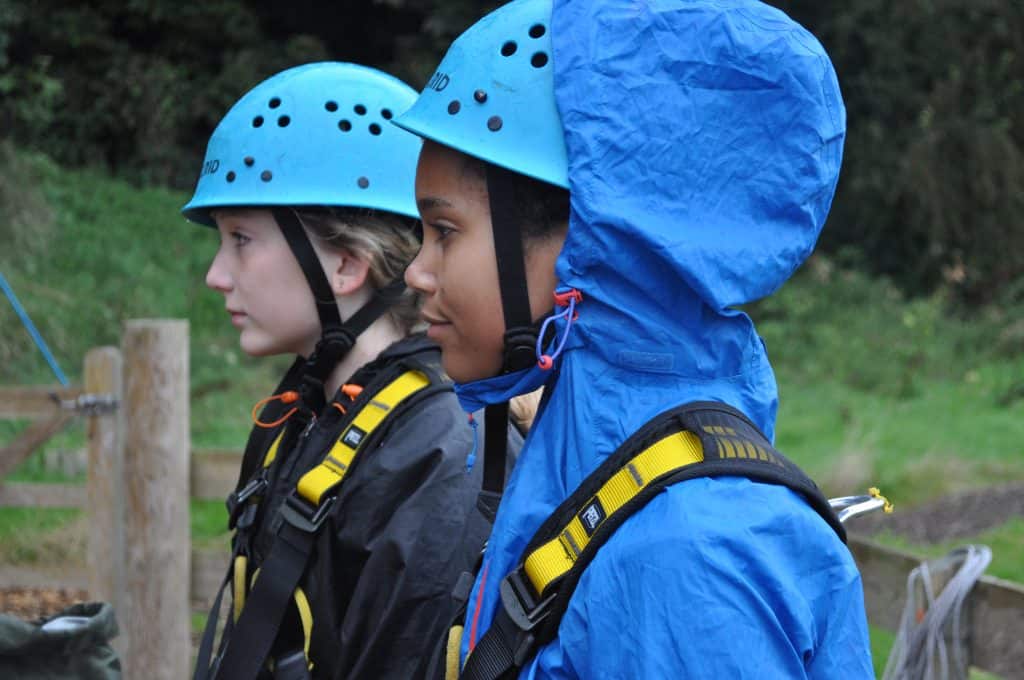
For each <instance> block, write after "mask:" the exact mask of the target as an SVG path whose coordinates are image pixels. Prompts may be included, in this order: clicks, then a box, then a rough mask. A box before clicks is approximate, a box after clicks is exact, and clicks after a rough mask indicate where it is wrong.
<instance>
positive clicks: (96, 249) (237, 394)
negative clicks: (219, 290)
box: [0, 154, 283, 476]
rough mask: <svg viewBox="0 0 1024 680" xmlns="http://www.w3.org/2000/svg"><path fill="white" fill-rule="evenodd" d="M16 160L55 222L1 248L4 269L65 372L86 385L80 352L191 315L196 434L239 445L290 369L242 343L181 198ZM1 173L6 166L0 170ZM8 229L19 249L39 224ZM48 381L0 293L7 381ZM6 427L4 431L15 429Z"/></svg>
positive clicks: (200, 441)
mask: <svg viewBox="0 0 1024 680" xmlns="http://www.w3.org/2000/svg"><path fill="white" fill-rule="evenodd" d="M15 158H16V161H15V162H16V164H18V165H19V166H22V167H25V168H27V169H28V171H30V174H32V176H34V177H35V178H36V180H37V182H38V184H37V186H36V190H37V191H39V192H40V196H42V200H44V201H45V204H46V205H48V206H49V208H48V210H49V211H50V213H52V215H53V224H52V225H51V227H50V230H49V234H48V238H47V241H46V243H45V244H44V246H43V247H41V248H39V249H35V250H33V249H26V248H18V249H11V250H8V249H7V248H4V249H3V251H2V255H0V267H2V268H3V269H2V271H3V273H4V275H5V276H6V277H7V279H8V281H9V282H10V284H11V286H12V287H13V288H14V290H15V291H16V293H17V294H18V296H19V297H20V298H21V302H22V304H23V305H24V307H25V309H26V311H27V312H28V314H29V316H30V317H31V318H32V320H33V321H34V323H35V325H36V326H37V327H38V329H39V331H40V333H41V334H42V336H43V337H44V338H45V339H46V341H47V343H48V344H49V346H50V349H51V350H52V351H53V353H54V355H55V357H56V358H57V360H58V362H59V363H60V365H61V367H62V368H63V370H64V371H65V373H67V374H68V376H69V378H70V379H71V380H72V381H77V380H79V379H80V377H81V366H82V363H81V362H82V360H83V358H84V356H85V353H86V352H87V351H88V350H89V349H91V348H92V347H96V346H99V345H104V344H112V345H117V344H118V343H119V342H120V336H121V324H122V323H123V322H124V321H125V320H127V319H133V318H154V317H163V318H173V317H177V318H188V319H189V320H190V322H191V328H190V339H191V351H190V354H191V357H190V358H191V389H192V425H193V441H194V442H195V443H196V444H197V445H198V446H241V444H242V441H243V438H244V436H245V433H246V432H247V431H248V428H249V415H248V411H249V408H251V405H252V404H253V403H255V402H256V401H257V400H258V399H260V398H261V397H263V396H266V390H268V389H271V388H272V387H273V385H274V384H275V379H276V378H277V377H278V375H277V374H279V373H280V372H281V371H283V369H282V367H281V363H280V362H274V361H261V362H258V363H257V362H255V361H253V360H250V359H249V358H247V357H245V356H244V355H243V354H242V353H241V352H240V351H239V350H238V334H237V332H236V331H235V329H233V328H232V327H231V325H230V323H228V320H227V317H226V314H225V312H224V303H223V300H222V298H221V297H220V295H218V294H216V293H214V292H212V291H210V290H208V289H207V288H206V286H205V284H204V277H205V272H206V267H207V266H208V264H209V262H210V260H211V259H212V257H213V253H214V251H215V249H216V243H217V240H216V235H215V233H214V232H213V231H212V230H209V229H203V228H200V227H197V226H195V225H193V224H190V223H188V222H186V221H185V220H184V219H183V218H182V217H181V216H180V215H179V213H178V209H179V208H180V207H181V205H183V204H184V202H185V200H186V196H185V195H184V194H183V193H178V192H173V191H168V190H163V189H146V190H140V189H136V188H134V187H132V186H131V185H128V184H126V183H124V182H120V181H112V180H109V179H106V178H104V177H103V176H102V175H100V174H98V173H95V172H89V171H72V172H63V171H59V170H57V169H56V167H55V166H53V164H52V163H46V162H44V161H43V160H42V159H39V158H35V157H30V156H26V155H24V154H15ZM6 174H7V173H6V172H4V171H3V170H2V168H0V176H5V175H6ZM8 225H9V226H10V225H13V227H14V233H13V234H12V237H11V238H12V242H13V243H16V244H17V243H19V242H22V241H23V240H24V239H26V238H28V233H30V232H32V230H34V229H35V223H31V222H24V221H22V222H15V223H8ZM6 242H7V241H5V243H6ZM53 382H54V379H53V376H52V375H51V374H50V372H49V369H48V368H47V366H46V364H45V362H44V361H43V359H42V357H41V356H40V355H39V353H38V351H37V350H36V348H35V346H34V345H33V343H32V341H31V340H30V339H29V336H28V334H27V332H26V330H25V328H24V327H23V326H22V324H21V322H20V321H19V320H18V318H17V317H16V316H15V314H14V312H13V310H12V309H11V306H10V305H9V304H7V301H6V300H4V299H0V383H3V384H28V383H46V384H50V383H53ZM4 425H5V427H4V428H3V429H0V432H5V433H6V434H8V435H10V434H11V433H12V431H11V430H10V429H9V428H7V427H6V424H4ZM75 436H77V437H80V436H81V433H80V432H79V433H78V434H77V435H75ZM65 444H67V442H64V443H63V444H62V445H65ZM28 472H29V473H31V471H28ZM30 476H31V475H30Z"/></svg>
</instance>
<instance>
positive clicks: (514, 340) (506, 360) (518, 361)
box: [501, 325, 540, 373]
mask: <svg viewBox="0 0 1024 680" xmlns="http://www.w3.org/2000/svg"><path fill="white" fill-rule="evenodd" d="M539 331H540V329H539V328H537V326H536V325H533V326H519V327H516V328H510V329H508V330H507V331H505V348H504V351H503V352H502V366H501V372H502V373H514V372H516V371H521V370H523V369H524V368H530V367H531V366H533V365H534V364H535V363H537V355H536V346H537V333H538V332H539Z"/></svg>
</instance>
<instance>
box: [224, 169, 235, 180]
mask: <svg viewBox="0 0 1024 680" xmlns="http://www.w3.org/2000/svg"><path fill="white" fill-rule="evenodd" d="M224 179H226V180H227V181H229V182H234V181H235V171H234V170H229V171H228V174H227V175H226V176H225V177H224Z"/></svg>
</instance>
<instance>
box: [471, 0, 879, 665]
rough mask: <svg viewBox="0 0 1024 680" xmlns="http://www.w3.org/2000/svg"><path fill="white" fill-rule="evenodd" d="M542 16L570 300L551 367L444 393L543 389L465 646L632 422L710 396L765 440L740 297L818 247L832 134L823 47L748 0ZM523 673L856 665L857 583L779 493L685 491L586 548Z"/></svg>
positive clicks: (765, 403) (847, 559)
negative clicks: (507, 581)
mask: <svg viewBox="0 0 1024 680" xmlns="http://www.w3.org/2000/svg"><path fill="white" fill-rule="evenodd" d="M551 30H552V39H553V41H554V54H553V60H552V61H553V65H554V68H555V90H556V98H557V103H558V107H559V110H560V113H561V116H562V122H563V125H564V128H565V135H566V143H567V149H568V154H569V181H570V190H571V194H572V215H571V221H570V226H569V232H568V237H567V240H566V243H565V246H564V249H563V251H562V253H561V255H560V257H559V259H558V262H557V266H556V271H557V274H558V277H559V280H560V286H561V287H563V288H569V287H572V288H577V289H579V290H580V291H582V293H583V295H584V300H583V302H582V304H581V305H580V306H579V307H578V311H579V318H578V320H577V321H576V322H575V323H574V324H573V325H572V328H571V329H570V331H569V343H568V346H567V349H566V350H565V352H564V353H563V354H562V355H561V356H560V358H559V359H558V361H557V362H556V366H555V368H554V370H553V371H552V372H550V373H544V372H542V371H540V370H539V369H537V368H533V369H529V370H527V371H524V372H521V373H518V374H512V375H508V376H503V377H500V378H495V379H491V380H485V381H480V382H476V383H469V384H464V385H459V386H458V387H457V392H458V394H459V397H460V400H461V401H462V403H463V406H464V408H466V409H467V410H470V411H472V410H475V409H477V408H479V407H480V406H481V405H483V404H486V403H494V402H498V401H501V400H503V399H505V398H507V397H509V396H511V395H513V394H518V393H522V392H525V391H527V390H529V389H531V388H533V387H536V386H537V385H539V384H542V383H543V384H546V395H545V399H544V402H543V404H542V407H541V412H540V414H539V416H538V418H537V420H536V422H535V425H534V427H533V430H532V431H531V433H530V435H529V438H528V439H527V441H526V444H525V446H524V448H523V450H522V452H521V454H520V457H519V459H518V462H517V463H516V466H515V469H514V471H513V473H512V475H511V477H510V480H509V483H508V486H507V489H506V492H505V496H504V498H503V500H502V502H501V506H500V509H499V511H498V514H497V519H496V521H495V524H494V528H493V532H492V535H491V539H490V543H489V545H488V548H487V552H486V554H485V558H484V562H483V566H482V569H481V571H480V573H479V574H478V576H477V582H476V585H475V587H474V590H473V593H472V595H471V599H470V601H469V607H468V612H467V618H466V625H465V635H464V638H463V649H462V654H463V659H464V658H465V655H466V652H467V648H468V646H469V645H470V644H475V642H476V641H477V640H479V639H480V637H481V636H482V635H483V633H484V632H485V631H486V630H487V628H488V626H489V625H490V623H491V621H492V619H493V616H494V612H495V610H496V607H497V606H499V596H498V584H499V581H500V580H501V579H502V578H503V577H504V576H505V575H506V574H508V573H509V572H510V571H511V570H512V568H513V567H514V566H515V564H516V563H517V561H518V560H519V559H520V557H521V555H522V551H523V549H524V548H525V546H526V544H527V542H528V541H529V540H530V538H531V537H532V535H533V533H534V532H535V531H536V529H537V528H538V527H539V526H540V524H541V523H542V521H543V520H544V519H545V518H546V517H547V516H548V515H549V514H550V513H551V512H552V511H553V510H554V509H555V508H556V507H557V506H558V505H559V503H561V502H562V501H563V500H564V499H565V498H566V497H567V496H568V495H569V494H571V493H572V491H573V490H574V489H575V488H576V487H577V486H578V485H579V484H580V482H581V481H582V480H583V479H584V478H585V477H586V476H587V474H589V473H590V472H591V471H593V470H594V469H595V468H596V467H597V466H598V465H599V464H600V463H601V462H602V461H603V460H604V459H605V458H606V457H607V456H608V455H609V454H611V453H612V452H613V451H614V450H615V449H616V447H618V446H619V445H620V444H621V443H622V442H623V441H624V440H625V439H626V438H627V437H628V436H629V435H631V434H632V433H633V432H635V431H636V430H637V429H639V428H640V427H641V426H642V425H643V424H644V423H645V422H647V421H648V420H649V419H651V418H653V417H654V416H656V415H657V414H659V413H661V412H663V411H665V410H667V409H669V408H671V407H673V406H677V405H680V404H684V403H687V402H691V401H695V400H716V401H722V402H726V403H728V404H731V405H733V406H735V407H737V408H739V409H740V410H741V411H743V412H744V413H745V414H746V415H747V416H749V417H750V418H751V419H752V420H753V421H754V422H755V423H756V424H757V425H758V426H759V427H760V428H761V429H762V430H763V431H764V432H765V433H766V434H767V436H768V437H769V438H771V437H772V436H773V430H774V420H775V412H776V405H777V391H776V385H775V380H774V377H773V373H772V369H771V367H770V365H769V363H768V358H767V354H766V350H765V347H764V344H763V342H762V341H761V339H760V338H759V337H758V335H757V333H756V332H755V330H754V327H753V324H752V322H751V320H750V319H749V318H748V317H747V315H746V314H744V313H742V312H740V311H738V310H736V309H735V308H734V306H735V305H740V304H743V303H746V302H750V301H752V300H756V299H758V298H761V297H763V296H766V295H768V294H770V293H772V292H773V291H775V290H776V289H777V288H778V287H779V286H780V285H781V284H782V283H783V282H784V281H785V280H786V279H787V278H789V276H790V275H791V274H792V273H793V271H794V270H795V269H796V268H797V267H798V266H799V265H800V263H801V262H802V261H803V260H804V259H805V258H806V257H807V256H808V254H809V253H810V252H811V250H812V248H813V246H814V244H815V241H816V240H817V237H818V234H819V233H820V230H821V227H822V225H823V223H824V221H825V217H826V215H827V213H828V210H829V206H830V204H831V200H832V196H833V193H834V190H835V185H836V181H837V178H838V173H839V166H840V161H841V157H842V146H843V139H844V136H845V110H844V108H843V103H842V98H841V96H840V93H839V87H838V83H837V81H836V76H835V73H834V71H833V69H832V66H831V63H830V61H829V59H828V57H827V56H826V54H825V52H824V50H823V49H822V47H821V46H820V45H819V43H818V42H817V41H816V40H815V39H814V37H812V36H811V35H810V34H809V33H808V32H807V31H805V30H804V29H802V28H801V27H800V26H798V25H797V24H795V23H794V22H792V21H791V20H790V19H789V18H788V17H786V16H785V15H784V14H783V13H781V12H779V11H778V10H775V9H772V8H770V7H768V6H766V5H763V4H761V3H759V2H755V1H753V0H734V1H731V2H726V1H724V0H720V1H716V0H691V1H685V0H649V1H648V2H634V1H633V0H594V1H593V2H587V1H584V0H555V3H554V14H553V18H552V24H551ZM562 330H564V324H561V325H560V327H559V331H560V332H561V331H562ZM520 677H522V678H602V679H610V678H691V679H692V678H709V679H710V678H715V679H716V680H717V679H720V678H730V679H736V678H758V679H759V680H763V679H765V678H787V679H790V678H818V679H822V680H825V679H829V680H832V679H834V678H843V679H844V680H850V679H856V678H870V677H873V673H872V664H871V656H870V650H869V644H868V635H867V622H866V617H865V611H864V602H863V595H862V586H861V581H860V576H859V573H858V571H857V568H856V566H855V565H854V563H853V560H852V558H851V556H850V553H849V551H848V550H847V548H846V547H845V546H844V545H843V544H842V543H841V542H840V540H839V539H838V537H837V536H836V535H835V533H834V532H833V531H832V529H831V528H829V526H828V525H827V524H826V523H825V522H824V521H823V520H822V519H821V518H820V517H819V516H818V515H817V514H816V513H815V512H814V511H813V510H812V509H811V508H810V507H809V506H808V505H807V503H806V502H805V501H804V500H803V499H802V498H801V497H799V496H798V495H797V494H794V493H793V492H791V491H790V490H788V489H786V488H784V487H780V486H774V485H768V484H762V483H754V482H751V481H749V480H747V479H742V478H736V477H719V478H702V479H695V480H691V481H686V482H682V483H679V484H677V485H674V486H672V487H670V488H668V489H666V490H665V491H663V492H662V493H660V494H659V495H658V496H656V497H655V498H654V499H653V500H651V502H650V503H649V504H648V505H646V506H645V507H644V508H642V509H641V510H640V511H638V512H637V513H636V514H635V515H634V516H632V517H631V518H630V519H628V520H627V521H626V522H625V523H624V524H623V525H622V526H621V527H620V528H619V530H618V531H617V532H616V533H615V534H614V535H613V536H612V538H611V539H610V540H609V541H608V542H607V543H606V544H605V545H604V546H603V547H602V548H601V550H600V551H599V554H598V555H597V557H596V558H595V559H594V561H593V562H592V563H591V565H590V566H589V567H588V569H587V570H586V572H585V573H584V575H583V577H582V579H581V580H580V582H579V585H578V587H577V589H576V591H575V594H574V595H573V597H572V600H571V602H570V605H569V608H568V610H567V612H566V614H565V616H564V618H563V620H562V622H561V626H560V628H559V632H558V637H557V638H556V639H555V640H554V641H553V642H551V643H550V644H548V645H547V646H545V647H543V648H542V649H541V650H540V651H539V653H538V654H537V656H535V657H534V658H533V659H532V660H531V661H530V662H529V663H528V664H527V666H526V667H525V668H524V669H523V672H522V674H521V676H520Z"/></svg>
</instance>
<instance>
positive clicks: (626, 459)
mask: <svg viewBox="0 0 1024 680" xmlns="http://www.w3.org/2000/svg"><path fill="white" fill-rule="evenodd" d="M706 476H742V477H747V478H749V479H752V480H755V481H758V482H765V483H771V484H780V485H783V486H786V487H788V488H790V489H792V490H794V491H796V492H798V493H800V494H801V495H802V496H803V497H804V499H805V500H806V501H807V503H808V504H809V505H810V506H811V507H812V508H813V509H814V510H815V511H816V512H817V513H818V514H819V515H820V516H821V517H822V519H823V520H824V521H825V522H826V523H827V524H828V525H829V526H830V527H831V528H832V529H833V531H835V532H836V534H837V535H838V536H839V538H840V539H841V540H843V541H844V542H845V540H846V532H845V530H844V529H843V526H842V524H841V522H840V520H839V518H838V517H837V516H836V514H835V513H834V512H833V510H832V508H831V507H830V505H829V502H828V500H827V499H826V498H825V497H824V496H823V495H822V493H821V491H820V490H819V489H818V487H817V486H816V485H815V484H814V482H813V481H811V479H810V478H809V477H807V476H806V475H805V474H804V473H803V472H802V471H801V470H800V469H799V468H798V467H797V466H796V465H794V464H793V463H791V462H790V461H789V460H788V459H786V458H785V457H784V456H783V455H782V454H780V453H779V452H778V451H776V450H775V449H774V448H773V447H772V446H771V444H770V443H769V442H768V440H767V439H766V438H765V437H764V436H763V435H762V434H761V433H760V432H759V431H758V429H757V428H756V426H754V424H753V423H752V422H751V421H750V420H748V419H747V418H746V417H745V416H744V415H743V414H742V413H740V412H739V411H737V410H735V409H733V408H732V407H729V406H727V405H725V404H720V403H714V402H696V403H692V404H687V405H685V406H681V407H678V408H675V409H672V410H670V411H667V412H665V413H663V414H662V415H660V416H658V417H656V418H654V419H653V420H651V421H650V422H648V423H647V424H646V425H644V426H643V427H642V428H641V429H640V430H639V431H638V432H637V433H636V434H634V435H633V436H632V437H630V438H629V439H628V440H627V441H626V442H625V443H624V444H623V445H622V446H620V447H619V448H618V449H617V450H616V451H615V453H613V454H612V455H611V456H610V457H609V458H608V459H607V460H606V461H605V462H604V463H603V464H602V465H601V466H600V467H598V468H597V470H595V471H594V472H593V473H591V474H590V475H589V476H588V477H587V478H586V479H585V480H584V481H583V483H582V484H581V485H580V486H579V487H578V488H577V489H576V490H575V491H574V492H573V493H572V494H571V495H570V496H569V497H568V498H567V499H566V500H565V501H564V502H563V503H562V504H561V505H560V506H559V507H558V508H557V509H556V510H555V512H554V513H552V514H551V515H550V516H549V517H548V518H547V519H546V520H545V521H544V522H543V523H542V524H541V526H540V528H539V529H538V530H537V532H536V533H535V534H534V536H533V538H532V539H531V540H530V542H529V544H528V545H527V547H526V549H525V551H524V552H523V557H522V559H521V560H520V561H519V564H518V566H517V567H516V568H515V569H514V570H513V571H512V572H511V573H510V574H508V575H507V576H506V577H505V578H504V579H503V580H502V582H501V585H500V595H501V607H500V608H499V609H498V612H497V614H496V616H495V619H494V621H493V623H492V624H491V627H490V628H489V629H488V630H487V632H486V633H485V634H484V635H483V637H481V638H480V640H479V641H478V642H477V643H476V645H475V646H473V648H472V649H471V651H470V654H469V656H468V657H467V659H466V664H465V667H464V668H463V670H462V674H461V675H456V676H452V675H448V676H447V677H448V678H453V677H461V678H464V679H465V680H497V679H498V678H511V677H515V676H516V675H517V674H518V671H519V669H520V668H522V666H523V665H524V664H525V663H526V662H527V661H528V660H529V659H530V658H531V657H532V656H533V655H534V654H535V653H536V651H537V650H538V649H539V648H540V647H541V646H543V645H544V644H546V643H547V642H549V641H550V640H551V639H553V638H554V636H555V634H556V632H557V629H558V625H559V622H560V621H561V617H562V615H563V614H564V612H565V610H566V607H567V606H568V603H569V599H570V597H571V596H572V593H573V591H574V590H575V587H576V584H577V582H578V581H579V578H580V576H581V575H582V573H583V571H584V570H585V569H586V567H587V565H589V563H590V562H591V560H592V559H593V558H594V556H595V555H596V553H597V551H598V549H599V548H600V547H601V546H602V545H603V544H604V543H605V542H606V541H607V540H608V538H610V537H611V536H612V534H613V533H614V532H615V530H616V529H617V528H618V527H619V526H620V525H621V524H622V523H623V522H624V521H625V520H626V519H627V518H628V517H629V516H631V515H632V514H633V513H634V512H636V511H637V510H639V509H640V508H642V507H643V506H644V505H645V504H646V503H647V501H649V500H650V499H651V498H652V497H654V496H655V495H656V494H658V493H659V492H660V491H662V490H663V489H664V488H666V487H667V486H670V485H672V484H676V483H678V482H681V481H684V480H687V479H693V478H696V477H706ZM460 623H461V622H460ZM461 632H462V630H461V628H453V629H452V631H451V633H450V636H449V641H448V649H449V650H451V649H456V650H457V649H458V645H459V644H460V642H459V640H458V638H460V637H461ZM456 666H457V664H456ZM452 668H453V666H452V665H451V664H449V665H448V669H449V671H450V670H451V669H452Z"/></svg>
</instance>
